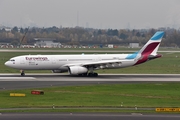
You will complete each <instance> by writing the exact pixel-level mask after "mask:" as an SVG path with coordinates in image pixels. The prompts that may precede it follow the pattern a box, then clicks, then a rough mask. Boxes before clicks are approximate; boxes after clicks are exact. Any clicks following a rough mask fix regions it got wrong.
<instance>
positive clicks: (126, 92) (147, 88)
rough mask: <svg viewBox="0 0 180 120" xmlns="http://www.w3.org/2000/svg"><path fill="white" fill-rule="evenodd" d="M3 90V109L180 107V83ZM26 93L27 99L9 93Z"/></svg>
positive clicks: (1, 92) (0, 95)
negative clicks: (35, 91)
mask: <svg viewBox="0 0 180 120" xmlns="http://www.w3.org/2000/svg"><path fill="white" fill-rule="evenodd" d="M31 90H33V89H26V90H12V91H11V90H7V91H0V101H1V102H0V108H24V107H25V108H31V107H40V108H44V107H52V105H53V104H54V105H55V106H56V107H120V106H121V104H123V107H134V106H135V105H137V106H138V107H180V94H179V91H180V83H158V84H156V83H146V84H110V85H87V86H68V87H51V88H43V89H42V90H44V92H45V94H44V95H32V94H30V93H31ZM11 92H13V93H25V94H26V97H10V96H9V94H10V93H11Z"/></svg>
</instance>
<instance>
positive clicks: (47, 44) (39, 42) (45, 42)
mask: <svg viewBox="0 0 180 120" xmlns="http://www.w3.org/2000/svg"><path fill="white" fill-rule="evenodd" d="M34 40H35V44H34V46H36V47H44V48H60V47H61V43H59V42H55V40H56V39H54V38H34Z"/></svg>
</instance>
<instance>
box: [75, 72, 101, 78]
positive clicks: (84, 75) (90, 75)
mask: <svg viewBox="0 0 180 120" xmlns="http://www.w3.org/2000/svg"><path fill="white" fill-rule="evenodd" d="M78 76H82V77H97V76H98V73H91V72H90V73H83V74H78Z"/></svg>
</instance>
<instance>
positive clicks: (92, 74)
mask: <svg viewBox="0 0 180 120" xmlns="http://www.w3.org/2000/svg"><path fill="white" fill-rule="evenodd" d="M88 76H89V77H97V76H98V73H88Z"/></svg>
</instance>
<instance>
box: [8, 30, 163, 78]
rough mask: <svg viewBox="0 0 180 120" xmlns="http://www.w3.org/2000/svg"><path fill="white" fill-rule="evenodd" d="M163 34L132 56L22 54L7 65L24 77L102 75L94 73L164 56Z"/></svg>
mask: <svg viewBox="0 0 180 120" xmlns="http://www.w3.org/2000/svg"><path fill="white" fill-rule="evenodd" d="M163 35H164V32H163V31H158V32H156V33H155V34H154V35H153V36H152V37H151V38H150V40H149V41H148V42H147V43H146V44H145V45H144V46H143V47H142V48H141V49H140V50H139V51H137V52H135V53H132V54H80V55H22V56H16V57H13V58H10V60H9V61H7V62H5V65H6V66H8V67H10V68H15V69H19V70H21V76H24V75H25V70H52V72H54V73H63V72H68V73H69V74H70V75H79V76H98V73H96V72H94V70H97V69H114V68H124V67H129V66H134V65H138V64H141V63H144V62H147V61H149V60H152V59H155V58H159V57H161V56H162V55H160V54H157V50H158V48H159V46H160V43H161V40H162V37H163Z"/></svg>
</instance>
